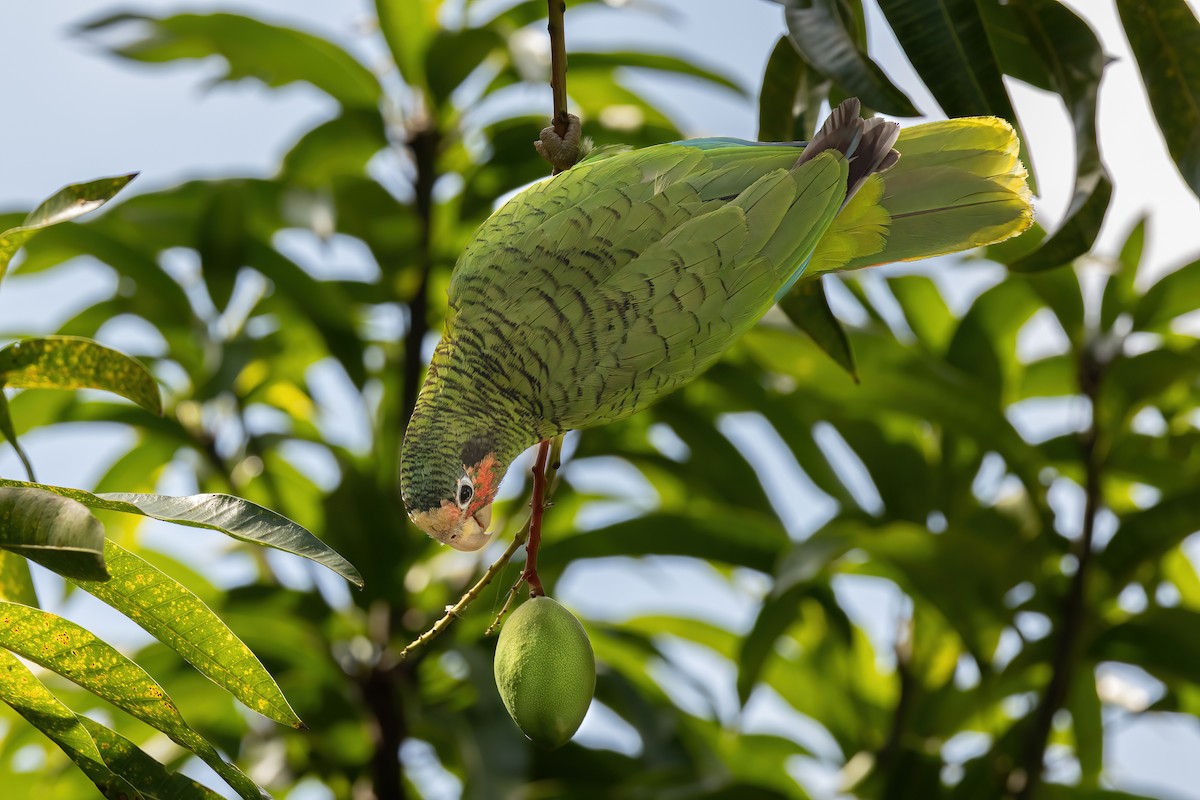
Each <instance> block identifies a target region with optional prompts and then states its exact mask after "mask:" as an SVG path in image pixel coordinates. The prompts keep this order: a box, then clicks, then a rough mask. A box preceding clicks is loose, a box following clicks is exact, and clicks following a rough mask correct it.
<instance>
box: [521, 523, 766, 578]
mask: <svg viewBox="0 0 1200 800" xmlns="http://www.w3.org/2000/svg"><path fill="white" fill-rule="evenodd" d="M787 542H788V537H787V533H785V532H784V530H783V527H782V526H781V525H780V524H779V522H778V521H777V520H775V519H771V518H768V517H765V516H760V515H756V514H752V513H749V512H740V513H737V514H729V513H712V514H706V515H704V516H689V515H684V514H674V513H665V512H662V513H654V514H647V515H645V516H641V517H637V518H636V519H631V520H626V521H624V522H618V523H616V524H614V525H609V526H608V527H606V528H600V529H598V530H595V531H589V532H588V533H582V534H578V535H575V536H571V537H569V538H566V539H560V540H558V541H553V542H543V544H542V550H541V555H543V556H544V561H545V562H546V563H557V564H562V565H565V564H566V563H567V562H570V561H575V560H577V559H584V558H606V557H609V556H645V555H676V556H690V557H692V558H701V559H708V560H711V561H723V562H725V563H727V564H735V565H738V566H744V567H750V568H751V569H756V570H758V571H760V572H770V571H771V569H772V567H773V566H774V564H775V559H776V558H778V556H779V554H780V553H781V552H782V551H783V549H784V547H785V546H786V545H787Z"/></svg>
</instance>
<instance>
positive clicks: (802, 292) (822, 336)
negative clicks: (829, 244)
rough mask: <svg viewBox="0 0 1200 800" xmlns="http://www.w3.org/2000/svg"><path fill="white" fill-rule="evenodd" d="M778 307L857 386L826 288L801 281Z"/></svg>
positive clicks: (816, 281) (816, 280) (818, 282)
mask: <svg viewBox="0 0 1200 800" xmlns="http://www.w3.org/2000/svg"><path fill="white" fill-rule="evenodd" d="M779 307H780V308H781V309H782V310H783V313H785V314H787V316H788V319H790V320H791V321H792V322H793V323H794V324H795V325H796V327H797V328H799V329H800V330H802V331H804V332H805V333H807V334H808V335H809V337H810V338H811V339H812V340H813V342H815V343H816V345H817V347H820V348H821V349H822V350H823V351H825V353H826V354H828V355H829V357H830V358H832V359H833V360H834V362H835V363H836V364H837V365H838V366H839V367H841V368H842V369H844V370H846V372H848V373H850V377H852V378H854V382H855V383H858V371H857V370H856V369H855V368H854V352H853V351H852V350H851V349H850V341H849V340H848V339H847V338H846V331H845V330H844V329H843V328H842V323H841V322H840V321H839V320H838V318H837V317H835V316H834V315H833V311H831V310H830V308H829V300H828V298H826V296H825V286H824V284H823V283H822V282H821V279H820V278H814V279H811V280H803V279H801V280H800V281H799V282H798V283H797V284H796V285H795V287H793V288H792V290H791V291H790V292H788V293H787V294H786V295H784V297H783V299H782V300H780V301H779Z"/></svg>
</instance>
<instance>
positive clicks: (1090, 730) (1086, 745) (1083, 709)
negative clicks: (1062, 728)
mask: <svg viewBox="0 0 1200 800" xmlns="http://www.w3.org/2000/svg"><path fill="white" fill-rule="evenodd" d="M1067 709H1068V710H1069V711H1070V712H1071V729H1072V730H1073V731H1074V733H1075V757H1076V758H1077V759H1079V770H1080V772H1081V773H1082V778H1081V784H1082V785H1083V786H1084V787H1085V788H1088V789H1097V788H1099V786H1100V775H1101V772H1102V771H1103V769H1104V720H1103V717H1102V711H1103V709H1102V708H1101V704H1100V697H1099V696H1098V695H1097V694H1096V675H1095V673H1094V671H1093V670H1092V669H1090V668H1089V667H1088V666H1087V665H1086V664H1085V665H1083V666H1081V667H1080V668H1079V670H1078V671H1077V673H1076V674H1075V676H1074V677H1073V678H1072V680H1071V688H1070V695H1069V696H1068V698H1067Z"/></svg>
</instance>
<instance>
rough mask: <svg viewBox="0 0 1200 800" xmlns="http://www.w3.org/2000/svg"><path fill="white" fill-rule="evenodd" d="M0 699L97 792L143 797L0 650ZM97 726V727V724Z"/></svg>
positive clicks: (128, 799)
mask: <svg viewBox="0 0 1200 800" xmlns="http://www.w3.org/2000/svg"><path fill="white" fill-rule="evenodd" d="M0 700H3V701H4V702H5V703H8V705H10V706H12V708H13V710H14V711H16V712H17V713H18V714H20V715H21V716H22V717H24V718H25V719H26V721H28V722H29V724H30V725H32V726H33V727H35V728H37V729H38V730H39V731H41V732H42V733H44V734H45V735H46V737H47V738H49V739H50V740H51V741H52V742H54V743H55V744H56V745H58V746H59V748H60V749H61V750H62V751H63V752H64V753H66V754H67V757H68V758H70V759H71V760H72V761H73V762H75V765H76V766H78V767H79V769H80V770H81V771H82V772H83V773H84V774H85V775H87V776H88V778H89V779H90V780H91V781H92V783H94V784H96V788H97V789H99V790H100V794H101V795H102V796H104V797H106V798H112V800H142V795H141V794H140V793H139V792H138V791H137V789H135V788H134V787H133V786H132V785H131V784H130V783H129V781H127V780H126V779H125V778H124V777H122V776H121V775H120V774H119V773H114V772H113V770H112V769H110V768H109V766H108V765H107V764H106V763H105V761H104V758H103V756H102V755H101V752H100V748H98V747H97V746H96V742H95V741H94V740H93V739H92V736H91V734H89V733H88V731H87V728H85V727H84V726H83V723H82V722H81V721H80V720H79V718H78V717H76V716H75V713H74V712H73V711H71V709H69V708H67V707H66V706H65V705H63V704H62V703H61V702H59V700H58V698H56V697H55V696H54V695H53V694H51V692H50V690H49V689H47V688H46V686H45V684H43V683H42V682H41V681H39V680H38V679H37V678H35V677H34V675H33V673H32V672H30V671H29V668H28V667H26V666H25V665H24V664H22V663H21V662H20V661H18V660H17V658H16V656H14V655H12V654H11V653H9V652H8V651H7V650H3V649H0ZM97 727H99V726H97Z"/></svg>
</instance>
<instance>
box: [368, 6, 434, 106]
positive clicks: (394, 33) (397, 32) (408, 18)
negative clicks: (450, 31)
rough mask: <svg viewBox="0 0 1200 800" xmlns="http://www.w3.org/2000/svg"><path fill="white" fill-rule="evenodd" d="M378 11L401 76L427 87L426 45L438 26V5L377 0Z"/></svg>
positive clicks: (417, 85) (417, 84)
mask: <svg viewBox="0 0 1200 800" xmlns="http://www.w3.org/2000/svg"><path fill="white" fill-rule="evenodd" d="M375 14H376V16H377V17H378V19H379V29H380V30H381V31H382V32H383V38H384V41H386V42H387V46H388V49H389V50H391V51H392V59H393V60H394V61H395V62H396V67H397V69H399V70H400V77H401V78H403V79H404V82H405V83H407V84H408V85H409V86H412V87H414V88H418V89H422V88H425V86H426V77H425V48H426V47H427V46H428V42H429V38H430V37H431V36H432V33H431V31H433V30H437V27H438V25H437V9H436V7H435V6H434V5H433V4H430V3H414V2H412V0H375Z"/></svg>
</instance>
